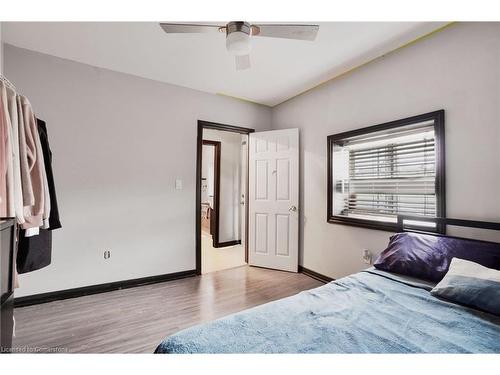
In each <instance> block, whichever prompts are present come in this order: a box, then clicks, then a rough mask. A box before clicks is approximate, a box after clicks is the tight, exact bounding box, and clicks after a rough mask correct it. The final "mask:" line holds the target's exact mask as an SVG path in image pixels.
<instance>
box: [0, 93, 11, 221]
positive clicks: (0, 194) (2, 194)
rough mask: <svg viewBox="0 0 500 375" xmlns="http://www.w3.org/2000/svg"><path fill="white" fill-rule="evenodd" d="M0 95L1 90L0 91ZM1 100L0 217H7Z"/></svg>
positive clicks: (0, 106)
mask: <svg viewBox="0 0 500 375" xmlns="http://www.w3.org/2000/svg"><path fill="white" fill-rule="evenodd" d="M0 95H1V91H0ZM5 111H7V108H4V105H3V100H1V99H0V217H7V216H8V215H7V158H8V156H7V155H8V151H9V150H8V147H9V139H8V138H7V136H8V133H7V123H6V121H5Z"/></svg>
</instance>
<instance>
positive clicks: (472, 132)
mask: <svg viewBox="0 0 500 375" xmlns="http://www.w3.org/2000/svg"><path fill="white" fill-rule="evenodd" d="M499 73H500V24H499V23H490V24H488V23H484V24H479V23H468V24H461V23H460V24H455V25H453V26H451V27H449V28H447V29H445V30H443V31H441V32H439V33H437V34H435V35H433V36H431V37H429V38H427V39H425V40H421V41H419V42H417V43H415V44H413V45H411V46H409V47H406V48H403V49H400V50H398V51H395V52H394V53H391V54H389V55H386V56H385V57H383V58H381V59H378V60H377V61H375V62H372V63H370V64H368V65H366V66H364V67H362V68H360V69H357V70H355V71H354V72H352V73H350V74H348V75H345V76H344V77H341V78H339V79H336V80H334V81H332V82H330V83H328V84H325V85H323V86H320V87H318V88H316V89H314V90H312V91H310V92H308V93H306V94H303V95H301V96H299V97H297V98H295V99H293V100H290V101H288V102H286V103H284V104H281V105H279V106H277V107H275V108H273V128H276V129H280V128H290V127H298V128H300V130H301V133H300V134H301V137H302V138H301V168H302V169H301V174H302V176H301V208H302V210H301V212H302V221H303V226H302V230H301V254H302V259H301V264H302V265H303V266H304V267H306V268H309V269H312V270H314V271H317V272H320V273H322V274H325V275H328V276H330V277H334V278H338V277H342V276H344V275H347V274H350V273H353V272H357V271H359V270H360V269H362V268H365V267H366V265H365V264H364V263H362V260H361V252H362V249H363V248H367V249H370V250H372V251H373V252H374V253H378V252H379V251H381V250H383V249H384V247H385V246H386V244H387V241H388V238H389V236H390V233H389V232H383V231H375V230H369V229H361V228H354V227H348V226H342V225H332V224H328V223H327V222H326V186H327V181H326V137H327V136H328V135H330V134H335V133H338V132H343V131H347V130H352V129H356V128H361V127H365V126H370V125H375V124H378V123H382V122H386V121H391V120H397V119H400V118H404V117H409V116H412V115H418V114H421V113H425V112H430V111H434V110H438V109H441V108H444V109H445V111H446V158H447V160H446V174H447V206H448V209H447V211H448V216H449V217H456V218H469V219H478V220H491V221H500V194H499V192H500V122H499V121H500V115H499V114H500V96H499V87H500V79H499ZM454 233H456V231H455V232H454ZM464 235H465V234H464ZM487 237H489V238H491V239H493V238H495V236H494V235H493V234H491V233H490V235H489V236H487ZM487 237H485V238H487ZM496 239H497V240H499V239H500V238H499V237H498V236H496Z"/></svg>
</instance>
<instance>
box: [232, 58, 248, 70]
mask: <svg viewBox="0 0 500 375" xmlns="http://www.w3.org/2000/svg"><path fill="white" fill-rule="evenodd" d="M234 60H235V62H236V70H245V69H250V55H241V56H239V55H236V56H234Z"/></svg>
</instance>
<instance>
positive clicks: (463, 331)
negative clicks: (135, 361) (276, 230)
mask: <svg viewBox="0 0 500 375" xmlns="http://www.w3.org/2000/svg"><path fill="white" fill-rule="evenodd" d="M429 288H430V287H427V286H426V285H425V283H420V284H419V283H416V284H415V283H413V282H410V281H405V280H404V279H402V278H397V277H395V276H394V277H393V276H391V274H388V273H383V272H378V271H364V272H360V273H357V274H355V275H352V276H348V277H345V278H342V279H339V280H337V281H333V282H331V283H329V284H327V285H324V286H321V287H319V288H316V289H312V290H309V291H306V292H302V293H299V294H297V295H295V296H292V297H289V298H285V299H282V300H278V301H274V302H271V303H267V304H265V305H261V306H258V307H255V308H252V309H249V310H245V311H242V312H240V313H237V314H233V315H230V316H227V317H225V318H222V319H219V320H215V321H213V322H211V323H208V324H203V325H199V326H195V327H191V328H188V329H186V330H183V331H181V332H178V333H176V334H174V335H172V336H170V337H168V338H166V339H165V340H164V341H163V342H162V343H161V344H160V345H159V346H158V348H157V349H156V353H500V317H498V316H494V315H491V314H487V313H482V312H480V311H477V310H474V309H471V308H467V307H464V306H460V305H457V304H454V303H450V302H446V301H444V300H440V299H438V298H436V297H433V296H431V295H430V293H429Z"/></svg>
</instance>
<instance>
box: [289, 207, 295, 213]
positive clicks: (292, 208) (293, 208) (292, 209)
mask: <svg viewBox="0 0 500 375" xmlns="http://www.w3.org/2000/svg"><path fill="white" fill-rule="evenodd" d="M288 211H292V212H295V211H297V207H295V206H291V207H290V208H289V209H288Z"/></svg>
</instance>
